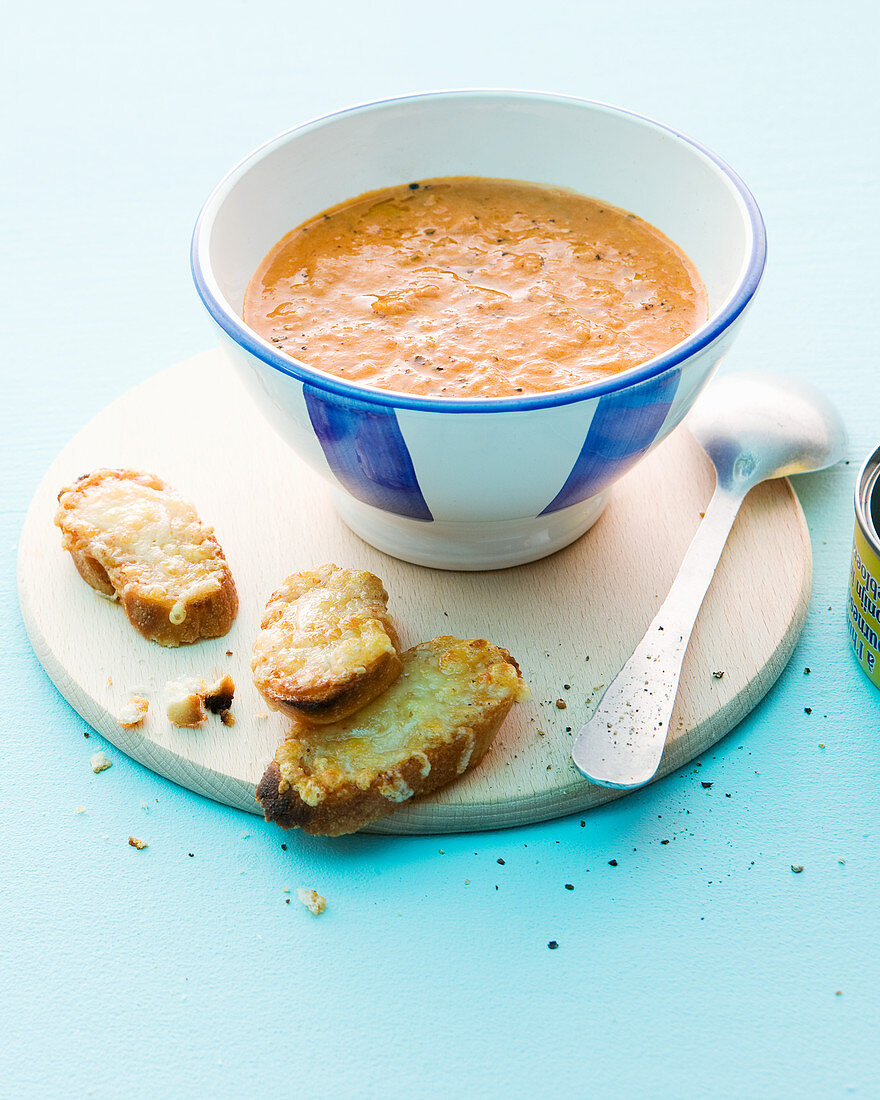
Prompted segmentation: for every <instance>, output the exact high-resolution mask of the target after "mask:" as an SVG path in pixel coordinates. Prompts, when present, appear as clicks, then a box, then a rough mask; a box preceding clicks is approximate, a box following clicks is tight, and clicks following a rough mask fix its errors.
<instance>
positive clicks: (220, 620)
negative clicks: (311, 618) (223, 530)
mask: <svg viewBox="0 0 880 1100" xmlns="http://www.w3.org/2000/svg"><path fill="white" fill-rule="evenodd" d="M58 504H59V507H58V512H57V514H56V516H55V523H56V524H57V525H58V526H59V527H60V528H61V531H62V533H63V536H64V538H63V544H64V547H65V549H66V550H69V551H70V553H71V555H72V557H73V561H74V564H75V565H76V568H77V569H78V570H79V573H80V576H81V577H82V578H83V580H85V581H87V582H88V583H89V584H90V585H91V586H92V588H96V589H97V590H98V591H99V592H102V593H103V594H104V595H105V596H110V597H112V598H114V599H118V600H119V601H120V602H121V604H122V606H123V608H124V609H125V613H126V615H127V616H128V618H129V620H130V621H131V624H132V626H134V628H135V629H136V630H137V631H139V632H140V633H141V634H143V636H144V637H145V638H149V639H151V640H152V641H154V642H158V643H159V645H163V646H179V645H188V644H189V643H191V642H197V641H199V640H200V639H202V638H219V637H221V636H222V635H223V634H225V633H226V632H227V631H228V630H229V628H230V627H231V626H232V622H233V620H234V619H235V615H236V612H237V610H238V596H237V594H236V591H235V583H234V582H233V580H232V574H231V573H230V571H229V566H228V565H227V564H226V559H225V557H224V556H223V551H222V550H221V549H220V545H219V543H218V542H217V540H216V539H215V538H214V534H213V531H212V530H211V528H210V527H204V526H202V523H201V521H200V520H199V517H198V515H197V514H196V510H195V508H194V507H193V506H192V504H190V503H189V501H187V500H185V499H184V498H183V497H182V496H180V494H179V493H177V492H175V491H174V489H172V488H171V487H170V486H169V485H166V484H165V482H164V481H161V480H160V479H159V478H158V477H154V476H153V475H152V474H146V473H139V472H137V471H135V470H96V471H95V472H94V473H91V474H86V475H85V476H84V477H81V478H80V479H79V480H78V481H76V482H74V484H73V485H68V486H66V487H65V488H63V489H62V490H61V492H60V493H59V494H58Z"/></svg>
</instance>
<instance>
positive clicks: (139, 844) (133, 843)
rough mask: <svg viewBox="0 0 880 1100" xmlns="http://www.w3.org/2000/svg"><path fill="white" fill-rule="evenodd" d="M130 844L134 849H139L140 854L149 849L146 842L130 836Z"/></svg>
mask: <svg viewBox="0 0 880 1100" xmlns="http://www.w3.org/2000/svg"><path fill="white" fill-rule="evenodd" d="M128 843H129V844H130V845H131V846H132V848H137V850H138V851H139V852H142V851H143V850H144V848H147V847H149V845H148V844H147V842H146V841H145V840H140V839H139V838H138V837H136V836H130V837H129V838H128Z"/></svg>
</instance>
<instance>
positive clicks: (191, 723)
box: [165, 677, 208, 729]
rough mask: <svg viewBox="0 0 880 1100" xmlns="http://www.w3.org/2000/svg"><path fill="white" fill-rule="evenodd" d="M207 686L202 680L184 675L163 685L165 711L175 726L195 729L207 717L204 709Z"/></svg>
mask: <svg viewBox="0 0 880 1100" xmlns="http://www.w3.org/2000/svg"><path fill="white" fill-rule="evenodd" d="M206 692H207V688H206V687H205V681H204V680H197V679H195V678H193V677H185V678H184V679H181V680H169V681H168V683H167V684H166V685H165V713H166V715H167V716H168V721H169V722H171V723H172V725H175V726H181V727H183V728H186V729H197V728H198V727H199V726H201V725H203V724H204V723H205V721H206V720H207V718H208V712H207V711H206V710H205V694H206Z"/></svg>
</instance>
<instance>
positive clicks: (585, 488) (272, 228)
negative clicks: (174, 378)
mask: <svg viewBox="0 0 880 1100" xmlns="http://www.w3.org/2000/svg"><path fill="white" fill-rule="evenodd" d="M437 176H490V177H496V178H504V179H519V180H529V181H532V182H535V183H543V184H550V185H555V186H559V187H568V188H573V189H574V190H576V191H579V192H581V193H583V194H586V195H590V196H594V197H597V198H600V199H604V200H605V201H606V202H608V203H610V204H613V205H615V206H618V207H622V208H624V209H626V210H630V211H633V212H634V213H636V214H638V215H639V216H640V217H642V218H644V219H645V220H646V221H648V222H650V223H652V224H653V225H655V226H657V227H658V228H659V229H661V230H662V231H663V232H664V233H665V234H666V235H667V236H668V237H670V238H671V239H672V240H673V241H675V242H676V243H677V244H678V245H679V246H680V247H682V248H683V249H684V251H685V252H686V253H687V254H688V256H690V258H691V260H692V261H693V262H694V264H695V265H696V267H697V269H698V271H699V272H700V274H701V276H702V278H703V281H704V283H705V285H706V290H707V293H708V301H709V319H708V320H707V322H706V323H705V324H704V325H703V326H702V327H701V328H700V329H698V330H697V331H696V332H695V333H694V334H693V335H692V336H690V337H689V338H688V339H687V340H684V341H683V342H681V343H680V344H677V345H676V346H675V347H673V348H672V349H671V350H669V351H667V352H665V353H664V354H663V355H659V356H657V357H655V358H654V359H651V360H650V361H649V362H646V363H644V364H642V365H640V366H638V367H635V368H633V369H631V370H628V371H625V372H622V373H620V374H617V375H614V376H612V377H610V378H608V379H607V380H603V381H601V382H595V383H590V384H588V385H584V386H580V387H578V388H575V389H567V390H559V391H556V392H553V393H547V394H540V395H532V396H524V397H505V398H498V399H492V400H487V399H449V398H445V397H421V396H413V395H406V394H397V393H392V392H390V391H387V390H380V389H377V388H374V387H371V386H368V385H362V384H353V383H349V382H345V381H343V380H341V379H340V378H337V377H334V376H332V375H329V374H325V373H322V372H321V371H320V370H318V369H315V368H313V367H308V366H305V365H304V364H302V363H299V362H298V361H297V360H295V359H293V358H291V357H289V356H287V355H286V354H284V353H282V352H279V351H278V350H276V349H275V348H274V347H273V346H272V345H271V344H270V343H269V342H267V341H266V340H263V339H262V338H261V337H259V336H258V335H257V334H256V333H255V332H253V331H252V330H251V329H249V328H248V327H247V326H246V325H245V324H244V322H243V321H242V319H241V317H242V302H243V298H244V292H245V288H246V287H247V284H248V281H249V280H250V278H251V276H252V274H253V272H254V271H255V270H256V268H257V266H258V265H259V263H260V261H261V260H262V258H263V256H264V255H265V254H266V253H267V252H268V251H269V249H270V248H271V247H272V246H273V245H274V244H275V243H276V242H277V241H278V240H280V238H281V237H283V236H284V235H285V234H286V233H288V232H289V231H290V230H291V229H292V228H293V227H294V226H296V225H298V224H300V223H301V222H303V221H305V220H307V219H308V218H310V217H313V216H314V215H316V214H318V213H319V212H320V211H322V210H325V209H327V208H328V207H330V206H333V205H335V204H337V203H340V202H343V201H344V200H346V199H349V198H353V197H355V196H357V195H360V194H362V193H363V192H365V191H373V190H376V189H378V188H381V187H388V186H392V185H395V184H401V183H405V182H409V181H411V180H419V179H427V178H430V177H437ZM764 257H765V237H764V227H763V223H762V220H761V215H760V213H759V211H758V207H757V204H756V203H755V200H754V198H753V197H752V195H751V194H750V192H749V191H748V190H747V188H746V187H745V185H744V184H743V183H742V181H741V180H740V179H739V178H738V177H737V176H736V175H735V173H734V172H733V171H731V169H730V168H729V167H728V166H727V165H726V164H724V162H723V161H721V160H719V159H718V158H717V157H716V156H714V155H713V154H712V153H710V152H708V151H707V150H706V149H704V148H703V147H702V146H700V145H698V144H697V143H696V142H694V141H691V140H689V139H688V138H686V137H683V136H682V135H681V134H678V133H676V132H675V131H673V130H670V129H668V128H667V127H665V126H662V125H660V124H658V123H656V122H653V121H650V120H649V119H646V118H642V117H640V116H638V115H634V114H631V113H629V112H628V111H623V110H620V109H617V108H614V107H609V106H606V105H603V104H599V103H592V102H588V101H586V100H579V99H571V98H567V97H562V96H555V95H547V94H542V93H533V92H501V91H456V92H439V93H433V94H428V95H418V96H410V97H404V98H400V99H392V100H386V101H383V102H380V103H371V104H367V105H365V106H361V107H354V108H352V109H351V110H346V111H341V112H339V113H338V114H333V115H329V116H327V117H326V118H321V119H318V120H316V121H314V122H309V123H306V124H305V125H303V126H298V127H296V128H295V129H293V130H290V131H288V132H287V133H284V134H282V135H281V136H280V137H278V138H275V140H273V141H271V142H269V143H268V144H267V145H264V146H262V147H261V148H260V149H258V150H256V152H254V153H252V154H251V155H250V156H248V157H247V158H245V160H243V161H242V162H241V163H240V164H239V165H238V166H237V167H236V168H234V169H233V170H232V171H231V172H230V173H229V174H228V175H227V176H226V178H225V179H224V180H223V181H222V182H221V183H220V184H219V185H218V187H217V188H216V189H215V190H214V192H213V194H212V195H211V196H210V198H209V199H208V201H207V202H206V203H205V206H204V208H203V209H202V212H201V214H200V216H199V219H198V222H197V224H196V228H195V233H194V236H193V245H192V268H193V275H194V278H195V282H196V286H197V288H198V291H199V294H200V296H201V298H202V301H203V302H204V304H205V306H206V307H207V309H208V312H209V313H210V315H211V317H212V318H213V320H214V322H215V323H216V326H217V329H218V331H219V335H220V338H221V344H222V346H223V347H224V348H225V349H226V350H227V352H228V353H229V354H230V355H231V357H232V359H233V360H234V361H235V363H236V364H237V365H238V367H239V368H240V371H241V375H242V377H243V378H244V380H245V382H246V384H247V386H248V388H249V390H250V392H251V394H252V396H253V398H254V399H255V401H256V402H257V404H258V406H259V407H260V408H261V410H262V412H263V413H264V415H265V417H266V419H267V420H268V421H269V422H270V423H271V424H272V425H273V426H274V427H275V428H276V429H277V431H278V432H279V433H280V434H281V435H282V436H283V438H284V439H286V440H287V441H288V442H289V444H290V445H291V446H292V447H293V448H294V450H295V451H296V452H297V454H299V455H300V456H301V457H302V458H303V459H304V460H305V461H306V462H308V463H309V464H311V465H312V466H313V467H314V468H315V469H317V470H318V471H319V472H320V473H321V474H323V475H324V477H325V478H326V479H327V481H328V482H329V483H330V485H331V487H332V490H333V493H334V497H335V502H336V505H337V507H338V509H339V512H340V513H341V515H342V518H343V519H344V520H345V522H346V523H347V524H348V525H349V527H351V528H352V529H353V530H354V531H355V532H356V533H357V534H358V535H360V536H361V537H362V538H363V539H365V540H366V541H367V542H369V543H371V544H372V545H373V546H376V547H378V548H379V549H380V550H384V551H386V552H387V553H389V554H392V555H394V556H396V557H398V558H403V559H404V560H406V561H411V562H416V563H417V564H421V565H428V566H433V567H437V568H444V569H492V568H500V567H504V566H510V565H517V564H520V563H523V562H527V561H532V560H535V559H537V558H540V557H543V556H545V555H546V554H550V553H552V552H553V551H555V550H558V549H560V548H561V547H563V546H565V545H567V544H568V543H570V542H572V541H573V540H574V539H576V538H578V537H579V536H580V535H581V534H583V533H584V531H586V530H587V528H588V527H590V526H591V525H592V524H593V523H594V522H595V520H596V519H597V517H598V516H599V514H600V512H601V511H602V508H603V507H604V505H605V503H606V501H607V499H608V493H609V490H610V489H611V487H612V485H613V484H614V482H615V481H617V480H618V478H620V477H621V476H622V475H623V474H625V473H626V472H627V471H628V470H629V469H630V468H631V467H632V466H633V465H634V464H635V463H636V462H638V461H639V459H641V458H643V457H644V456H645V455H646V454H647V453H648V452H649V451H650V450H651V449H652V448H653V447H655V446H656V445H657V444H658V443H659V442H660V441H661V440H662V439H663V438H664V437H665V436H666V435H668V434H669V432H671V431H672V429H673V428H674V427H675V426H676V425H677V424H678V423H679V422H680V421H681V419H682V417H684V415H685V414H686V413H687V411H688V409H689V408H690V407H691V405H692V404H693V402H694V400H695V399H696V397H697V395H698V394H699V392H700V390H701V389H702V388H703V386H704V385H705V384H706V382H707V381H708V380H709V378H710V377H711V375H712V373H713V372H714V370H715V368H716V366H717V364H718V362H719V360H720V358H721V357H722V356H723V355H724V353H725V352H726V351H727V349H728V348H729V347H730V343H731V341H732V339H733V337H734V334H735V332H736V330H737V328H738V326H739V323H740V321H741V319H742V316H743V311H744V310H745V308H746V306H747V305H748V304H749V302H750V300H751V298H752V296H753V295H754V293H755V290H756V289H757V286H758V282H759V281H760V278H761V274H762V271H763V266H764Z"/></svg>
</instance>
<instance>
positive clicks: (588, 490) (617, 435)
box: [540, 370, 681, 516]
mask: <svg viewBox="0 0 880 1100" xmlns="http://www.w3.org/2000/svg"><path fill="white" fill-rule="evenodd" d="M680 377H681V372H680V371H678V370H672V371H668V372H667V373H666V374H661V375H660V376H659V377H658V378H652V379H650V380H649V381H647V382H643V383H642V385H640V386H634V387H633V388H632V389H629V390H624V391H623V392H621V393H610V394H607V395H606V396H605V397H602V398H601V399H600V400H599V404H598V406H597V407H596V412H595V413H594V415H593V419H592V421H591V422H590V428H589V431H588V432H587V438H586V439H585V440H584V445H583V447H581V452H580V454H579V455H578V457H577V460H576V462H575V464H574V466H573V467H572V470H571V473H570V474H569V475H568V477H567V478H566V479H565V484H564V485H563V486H562V488H561V489H560V490H559V492H558V493H557V494H556V496H555V497H554V498H553V500H551V501H550V503H549V504H548V505H547V507H546V508H545V509H544V511H543V512H541V513H540V514H541V515H542V516H545V515H547V513H548V512H558V511H559V510H560V509H562V508H568V507H570V506H571V505H572V504H579V503H580V502H581V501H582V500H586V499H587V498H588V497H591V496H595V494H596V493H601V492H602V490H603V489H604V488H605V487H606V486H607V485H610V484H611V483H612V482H613V481H616V480H617V479H618V478H619V477H622V476H623V474H625V473H626V471H627V470H628V469H629V468H630V466H634V465H635V463H636V462H637V461H638V460H639V459H640V458H641V456H642V455H643V454H644V453H645V451H647V450H648V448H649V447H650V446H651V444H652V443H653V442H654V440H655V439H656V438H657V433H658V432H659V431H660V429H661V428H662V427H663V422H664V421H665V420H666V415H667V413H668V412H669V410H670V408H671V407H672V402H673V399H674V398H675V392H676V390H677V389H678V383H679V379H680Z"/></svg>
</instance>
